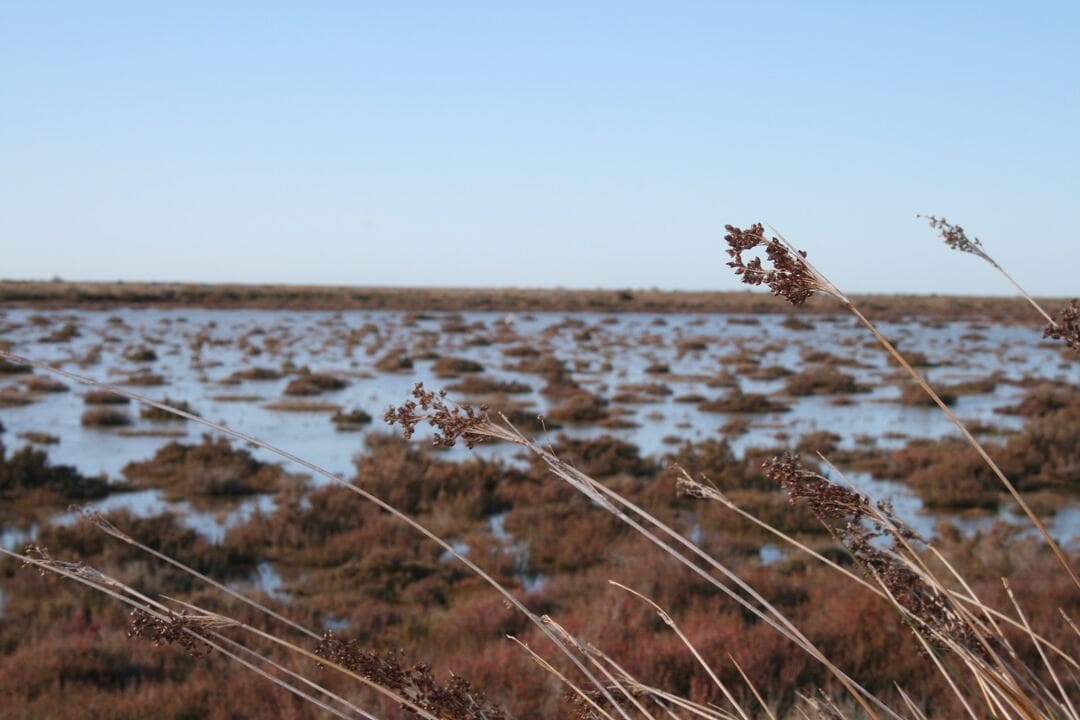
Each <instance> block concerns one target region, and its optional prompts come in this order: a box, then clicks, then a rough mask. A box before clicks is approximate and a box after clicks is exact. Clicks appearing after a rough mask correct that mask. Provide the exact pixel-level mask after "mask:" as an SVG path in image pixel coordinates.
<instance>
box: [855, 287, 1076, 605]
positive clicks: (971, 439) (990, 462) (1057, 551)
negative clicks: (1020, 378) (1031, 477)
mask: <svg viewBox="0 0 1080 720" xmlns="http://www.w3.org/2000/svg"><path fill="white" fill-rule="evenodd" d="M842 302H843V304H844V306H845V307H846V308H847V309H848V310H849V311H850V312H851V313H852V314H853V315H855V317H857V318H858V319H859V321H860V322H862V324H863V325H865V326H866V328H867V329H868V330H869V331H870V332H871V333H872V334H873V336H874V338H875V339H877V341H878V342H879V343H880V344H881V346H882V347H883V348H885V350H886V351H887V352H888V353H889V354H890V355H891V356H892V357H893V359H894V360H896V362H898V363H900V366H901V367H902V368H904V370H906V371H907V372H908V374H909V375H911V377H912V379H914V380H915V382H917V383H918V384H919V387H921V388H922V389H923V391H924V392H925V393H926V394H927V395H929V396H930V399H931V400H933V401H934V403H935V404H936V405H937V406H938V407H939V408H941V411H942V412H943V413H945V416H946V417H947V418H949V420H950V421H951V422H952V424H953V425H955V426H956V428H957V429H958V430H959V431H960V434H961V435H963V436H964V439H965V440H967V442H968V443H969V444H970V445H971V446H972V447H973V448H975V451H976V452H977V453H979V457H981V458H982V459H983V462H985V463H986V464H987V466H988V467H989V468H990V470H991V471H993V473H994V475H996V476H997V478H998V480H1000V481H1001V484H1002V485H1004V486H1005V489H1006V490H1008V491H1009V494H1010V495H1012V498H1013V500H1014V501H1016V504H1017V505H1018V506H1019V507H1020V508H1021V509H1022V510H1023V511H1024V514H1026V515H1027V516H1028V519H1029V520H1030V521H1031V524H1032V525H1034V526H1035V527H1036V528H1037V529H1038V531H1039V532H1040V533H1041V534H1042V536H1043V538H1045V539H1046V542H1047V544H1048V545H1049V546H1050V549H1051V550H1052V551H1053V552H1054V555H1056V556H1057V559H1058V561H1059V562H1060V563H1061V565H1062V567H1064V568H1065V570H1066V571H1067V572H1068V573H1069V577H1071V578H1072V580H1073V582H1074V583H1075V584H1076V586H1077V587H1078V588H1080V576H1078V575H1077V574H1076V570H1074V569H1073V567H1072V563H1070V562H1069V560H1068V558H1066V557H1065V553H1064V552H1062V550H1061V548H1060V547H1058V544H1057V543H1056V542H1054V539H1053V538H1052V537H1050V532H1049V531H1048V530H1047V529H1046V526H1045V525H1043V523H1042V521H1041V520H1039V518H1038V516H1036V515H1035V513H1034V511H1032V509H1031V507H1030V506H1029V505H1028V504H1027V502H1025V501H1024V498H1023V497H1021V495H1020V493H1019V491H1017V489H1016V488H1015V487H1014V486H1013V484H1012V483H1011V482H1009V478H1007V477H1005V473H1004V472H1002V471H1001V468H1000V467H998V464H997V463H996V462H994V459H993V458H992V457H990V455H989V453H987V452H986V449H985V448H984V447H983V446H982V444H981V443H979V441H978V440H976V439H975V436H974V435H972V434H971V432H970V431H969V430H968V429H967V427H965V426H964V423H962V422H961V421H960V418H958V417H956V415H955V414H954V413H953V411H952V410H950V409H949V406H948V405H946V404H945V403H944V402H943V401H942V399H941V397H940V396H939V395H938V394H937V392H936V391H935V390H934V388H932V387H931V386H930V384H929V383H928V382H926V380H925V379H924V378H923V376H922V374H921V373H919V372H918V371H917V370H916V369H915V368H913V367H912V366H911V364H910V363H908V361H907V359H905V358H904V356H903V355H901V354H900V351H898V350H897V349H896V348H895V347H894V346H893V344H892V343H891V342H889V341H888V340H886V339H885V337H884V336H883V335H882V334H881V333H880V332H878V329H877V327H875V326H874V324H873V323H872V322H870V321H869V320H868V319H867V318H866V316H865V315H863V314H862V313H861V312H860V311H859V309H858V308H857V307H855V304H854V303H852V302H851V301H850V300H848V299H847V298H844V299H843V300H842Z"/></svg>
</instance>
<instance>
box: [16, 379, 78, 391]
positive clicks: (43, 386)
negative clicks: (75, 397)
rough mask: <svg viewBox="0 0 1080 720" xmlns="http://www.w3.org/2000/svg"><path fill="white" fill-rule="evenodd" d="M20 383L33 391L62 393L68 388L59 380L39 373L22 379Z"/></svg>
mask: <svg viewBox="0 0 1080 720" xmlns="http://www.w3.org/2000/svg"><path fill="white" fill-rule="evenodd" d="M22 385H23V387H24V388H26V389H27V390H28V391H29V392H35V393H62V392H67V391H68V390H69V389H70V388H68V386H67V385H65V384H64V383H62V382H60V381H59V380H55V379H53V378H51V377H44V376H41V375H31V376H30V377H28V378H26V379H25V380H23V383H22Z"/></svg>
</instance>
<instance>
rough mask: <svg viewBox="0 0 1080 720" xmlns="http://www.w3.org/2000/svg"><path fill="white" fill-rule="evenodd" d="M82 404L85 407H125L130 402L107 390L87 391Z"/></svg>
mask: <svg viewBox="0 0 1080 720" xmlns="http://www.w3.org/2000/svg"><path fill="white" fill-rule="evenodd" d="M83 402H84V403H86V404H87V405H127V404H128V403H129V402H131V401H130V400H128V399H127V398H126V397H124V396H123V395H117V394H116V393H113V392H109V391H108V390H87V391H86V394H85V395H83Z"/></svg>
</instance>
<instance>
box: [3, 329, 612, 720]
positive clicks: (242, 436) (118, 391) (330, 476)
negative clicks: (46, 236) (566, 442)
mask: <svg viewBox="0 0 1080 720" xmlns="http://www.w3.org/2000/svg"><path fill="white" fill-rule="evenodd" d="M0 358H3V359H5V360H8V361H9V362H13V363H15V364H18V365H28V366H30V367H34V368H37V369H39V370H44V371H45V372H49V373H52V374H54V375H59V376H60V377H63V378H67V379H68V380H71V381H72V382H77V383H79V384H81V385H89V386H91V387H96V388H98V389H100V390H105V391H108V392H111V393H113V394H114V395H119V396H121V397H126V398H128V399H129V400H134V401H135V402H138V403H142V404H144V405H149V406H151V407H156V408H159V409H161V410H164V411H166V412H170V413H173V414H174V415H179V416H180V417H185V418H187V419H188V420H191V421H192V422H196V423H199V424H200V425H203V426H205V427H208V428H211V429H213V430H216V431H218V432H221V433H224V434H226V435H229V436H230V437H234V438H236V439H237V440H243V441H244V442H248V443H251V444H252V445H256V446H258V447H261V448H263V449H264V450H267V451H268V452H271V453H274V454H275V455H277V456H279V457H281V458H284V459H285V460H289V461H291V462H294V463H296V464H297V465H300V466H301V467H303V468H306V469H307V470H310V471H311V472H313V473H315V474H316V475H320V476H322V477H324V478H326V479H327V480H330V481H331V482H333V483H336V484H338V485H341V486H342V487H345V488H348V489H349V490H351V491H352V492H354V493H356V494H357V495H359V496H360V497H362V498H364V499H365V500H367V501H369V502H371V503H373V504H375V505H377V506H378V507H379V508H381V509H383V510H385V511H386V512H388V513H390V514H391V515H393V516H394V517H395V518H397V519H398V520H401V521H402V522H404V523H405V524H407V525H409V527H411V528H413V529H414V530H416V531H417V532H419V533H420V534H421V535H423V536H424V537H426V538H428V539H429V540H431V541H432V542H435V543H436V544H438V545H439V546H440V547H441V548H442V549H444V550H446V551H447V552H448V553H450V554H451V555H452V556H453V557H455V558H457V560H458V561H459V562H461V563H463V564H464V565H465V566H466V567H468V568H469V570H471V571H472V572H474V573H476V574H477V575H478V576H480V577H481V578H482V579H483V580H484V581H485V582H487V583H488V585H490V586H491V587H492V588H494V589H495V590H496V591H497V592H498V593H499V594H500V595H502V596H503V597H504V598H506V600H507V602H509V603H510V604H511V605H513V606H514V607H515V608H516V609H517V610H519V611H520V612H521V613H523V614H524V615H525V616H526V617H528V618H529V620H530V621H531V622H532V623H533V624H534V625H535V626H536V627H538V628H539V629H540V631H541V632H542V633H543V634H544V636H546V637H547V638H548V639H549V640H551V641H552V642H553V643H554V644H555V645H556V647H558V648H559V650H560V651H561V652H562V653H563V654H564V655H565V656H566V657H567V658H568V659H569V660H570V662H572V663H573V664H574V665H575V666H576V667H577V668H578V670H579V671H580V672H581V673H582V674H583V675H584V676H585V677H586V678H587V679H588V680H589V682H590V683H592V684H593V685H595V686H596V688H597V689H598V690H599V691H600V693H601V694H603V695H604V697H605V698H606V699H607V700H608V702H610V703H611V704H612V706H613V707H615V708H616V709H618V710H619V714H620V715H622V716H623V718H624V720H630V718H629V716H628V715H627V714H626V713H625V711H623V710H622V709H621V708H620V707H619V706H618V704H617V703H616V702H615V699H614V698H613V697H611V694H610V693H609V692H608V690H607V688H606V687H604V684H603V683H601V682H600V681H599V679H597V678H596V677H595V676H594V675H593V674H592V673H591V672H590V671H589V669H588V668H587V667H586V666H585V664H584V663H582V662H581V660H579V659H578V658H577V657H576V656H575V654H574V653H573V651H571V650H570V649H569V648H568V647H566V646H565V645H564V644H563V643H562V641H561V640H560V639H559V638H558V637H557V636H556V634H555V633H553V632H552V631H551V629H550V628H548V627H546V626H545V625H544V623H543V622H541V620H540V618H539V617H537V616H536V614H535V613H533V612H532V611H530V610H529V609H528V608H526V607H525V605H524V604H523V603H522V602H521V601H520V600H518V599H517V598H516V597H515V596H514V595H513V594H512V593H511V592H510V591H509V590H507V589H506V588H504V587H503V586H502V585H500V584H499V582H498V581H497V580H495V579H494V578H493V577H491V575H489V574H488V573H486V572H485V571H484V570H482V569H481V568H480V567H479V566H478V565H476V564H475V563H474V562H472V561H471V560H469V559H468V558H466V557H465V556H463V555H462V554H461V553H459V552H458V551H457V550H456V549H455V548H454V547H453V546H452V545H451V544H450V543H448V542H446V541H445V540H443V539H442V538H441V537H439V536H438V535H436V534H435V533H433V532H431V531H430V530H428V529H427V528H426V527H424V526H423V525H421V524H420V523H419V522H417V521H416V520H414V519H413V518H411V517H409V516H408V515H406V514H405V513H403V512H401V511H400V510H398V509H397V508H395V507H394V506H392V505H390V504H389V503H387V502H386V501H384V500H382V499H381V498H379V497H377V496H375V495H372V494H371V493H369V492H367V491H366V490H363V489H361V488H359V487H357V486H355V485H353V484H352V483H350V482H348V481H347V480H345V479H344V478H342V477H340V476H338V475H336V474H335V473H332V472H330V471H329V470H327V469H325V468H323V467H321V466H319V465H316V464H315V463H313V462H311V461H309V460H305V459H303V458H301V457H300V456H298V455H295V454H293V453H291V452H289V451H288V450H284V449H282V448H279V447H277V446H276V445H272V444H270V443H268V442H265V441H263V440H259V439H258V438H256V437H254V436H252V435H248V434H247V433H243V432H240V431H239V430H234V429H233V428H229V427H226V426H224V425H222V424H220V423H216V422H213V421H211V420H207V419H206V418H203V417H199V416H198V415H195V414H193V413H189V412H185V411H183V410H180V409H177V408H175V407H172V406H171V405H167V404H165V403H161V402H158V401H156V400H152V399H150V398H148V397H145V396H143V395H140V394H138V393H133V392H131V391H129V390H125V389H123V388H119V387H116V386H115V385H108V384H106V383H101V382H98V381H96V380H94V379H92V378H89V377H86V376H84V375H79V374H77V373H73V372H69V371H67V370H63V369H60V368H56V367H53V366H52V365H49V364H48V363H44V362H40V361H37V360H32V359H30V358H26V357H22V356H20V355H15V354H13V353H9V352H7V351H4V350H0Z"/></svg>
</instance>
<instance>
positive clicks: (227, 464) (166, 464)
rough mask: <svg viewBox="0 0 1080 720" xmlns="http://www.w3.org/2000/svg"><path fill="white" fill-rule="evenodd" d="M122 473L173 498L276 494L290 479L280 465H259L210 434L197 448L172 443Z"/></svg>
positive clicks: (134, 482)
mask: <svg viewBox="0 0 1080 720" xmlns="http://www.w3.org/2000/svg"><path fill="white" fill-rule="evenodd" d="M122 472H123V474H124V477H126V478H128V479H129V480H131V481H132V483H133V484H135V485H137V486H141V487H159V488H162V489H164V490H165V492H166V494H167V495H169V496H173V497H175V496H187V495H245V494H250V493H259V492H273V491H276V490H278V489H280V487H281V486H282V484H283V483H284V481H285V480H286V479H287V478H286V475H285V472H284V471H283V470H282V469H281V468H280V467H279V466H278V465H272V464H268V463H263V462H259V461H258V460H256V459H255V458H254V457H252V456H251V453H249V452H248V451H247V450H244V449H242V448H234V447H233V446H232V445H231V444H230V443H229V441H228V440H227V439H226V438H217V439H214V438H212V437H211V436H210V435H204V436H203V439H202V442H201V443H199V444H198V445H184V444H181V443H178V442H172V443H169V444H168V445H165V446H163V447H161V448H160V449H159V450H158V451H157V452H156V453H155V454H154V457H153V458H151V459H149V460H143V461H141V462H131V463H128V464H127V465H125V466H124V469H123V470H122Z"/></svg>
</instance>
